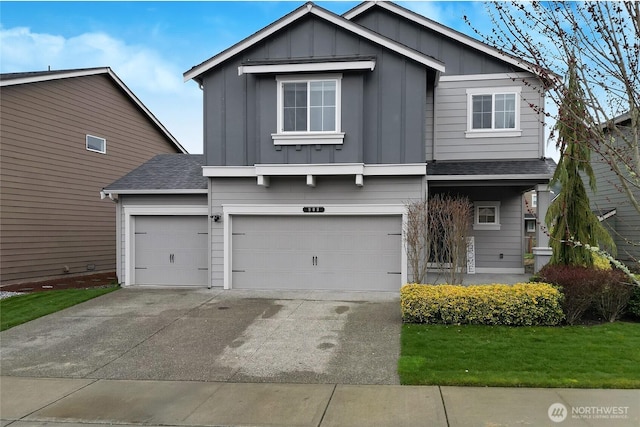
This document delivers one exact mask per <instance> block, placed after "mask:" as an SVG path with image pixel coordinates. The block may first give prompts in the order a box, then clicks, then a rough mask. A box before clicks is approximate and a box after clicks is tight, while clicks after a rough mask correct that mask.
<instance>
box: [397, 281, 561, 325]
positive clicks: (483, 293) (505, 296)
mask: <svg viewBox="0 0 640 427" xmlns="http://www.w3.org/2000/svg"><path fill="white" fill-rule="evenodd" d="M400 303H401V310H402V320H403V322H405V323H444V324H475V325H509V326H533V325H558V324H560V322H562V320H563V319H564V313H563V311H562V294H561V293H560V291H559V290H558V289H557V288H555V287H554V286H552V285H549V284H547V283H518V284H516V285H499V284H492V285H475V286H459V285H417V284H410V285H405V286H403V287H402V289H401V290H400Z"/></svg>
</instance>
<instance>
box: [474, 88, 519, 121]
mask: <svg viewBox="0 0 640 427" xmlns="http://www.w3.org/2000/svg"><path fill="white" fill-rule="evenodd" d="M471 99H472V104H473V107H472V109H473V111H472V113H471V114H472V126H471V128H472V129H515V128H516V94H515V93H496V94H493V95H472V96H471Z"/></svg>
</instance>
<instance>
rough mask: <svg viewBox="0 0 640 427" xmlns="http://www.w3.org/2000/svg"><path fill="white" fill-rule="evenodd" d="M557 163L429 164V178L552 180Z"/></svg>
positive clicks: (537, 161)
mask: <svg viewBox="0 0 640 427" xmlns="http://www.w3.org/2000/svg"><path fill="white" fill-rule="evenodd" d="M555 168H556V163H555V162H554V161H553V160H552V159H544V158H543V159H533V160H492V161H464V162H446V161H442V162H431V163H429V164H427V176H428V177H429V179H433V178H434V177H441V179H447V178H454V177H460V178H467V179H474V178H476V179H480V178H482V179H492V178H493V179H509V178H513V179H529V178H541V179H550V178H551V177H552V176H553V172H554V171H555Z"/></svg>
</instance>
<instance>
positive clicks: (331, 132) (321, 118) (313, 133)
mask: <svg viewBox="0 0 640 427" xmlns="http://www.w3.org/2000/svg"><path fill="white" fill-rule="evenodd" d="M341 79H342V75H327V76H308V75H307V76H304V77H303V76H295V77H293V76H283V77H278V78H277V79H276V81H277V83H278V106H277V108H278V113H277V118H278V123H277V126H278V130H277V132H276V133H273V134H272V135H271V136H272V137H273V141H274V143H275V144H276V145H300V144H342V141H343V139H344V133H342V132H340V101H341V93H340V83H341Z"/></svg>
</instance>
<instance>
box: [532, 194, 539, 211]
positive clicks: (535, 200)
mask: <svg viewBox="0 0 640 427" xmlns="http://www.w3.org/2000/svg"><path fill="white" fill-rule="evenodd" d="M531 207H532V208H537V207H538V195H537V194H536V193H531Z"/></svg>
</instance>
